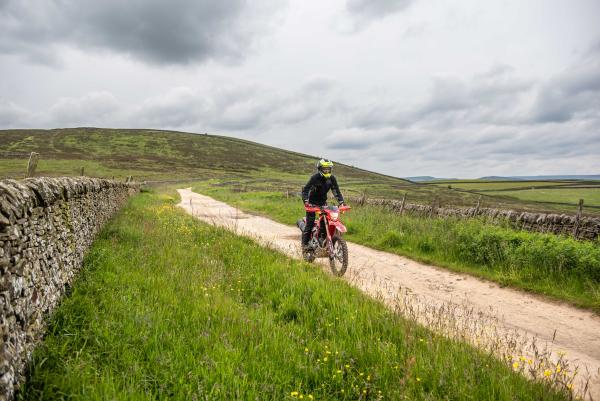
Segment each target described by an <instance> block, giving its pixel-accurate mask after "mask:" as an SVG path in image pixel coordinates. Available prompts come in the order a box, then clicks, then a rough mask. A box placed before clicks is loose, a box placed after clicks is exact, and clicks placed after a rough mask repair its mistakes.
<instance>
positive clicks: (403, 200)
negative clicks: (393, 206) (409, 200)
mask: <svg viewBox="0 0 600 401" xmlns="http://www.w3.org/2000/svg"><path fill="white" fill-rule="evenodd" d="M405 203H406V192H405V193H404V196H403V197H402V204H401V205H400V215H402V213H403V212H404V204H405Z"/></svg>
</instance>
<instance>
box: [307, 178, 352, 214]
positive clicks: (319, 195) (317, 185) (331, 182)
mask: <svg viewBox="0 0 600 401" xmlns="http://www.w3.org/2000/svg"><path fill="white" fill-rule="evenodd" d="M330 189H331V192H333V195H335V197H336V198H337V200H338V202H339V203H342V202H343V201H344V197H343V196H342V193H341V192H340V187H338V183H337V180H336V179H335V176H333V175H332V176H331V177H329V178H325V177H323V176H322V175H321V174H320V173H317V174H315V175H313V176H312V177H310V180H308V183H307V184H306V185H305V186H304V189H302V200H303V201H304V202H306V201H308V202H309V203H312V204H313V205H319V206H322V205H324V204H326V203H327V192H329V190H330Z"/></svg>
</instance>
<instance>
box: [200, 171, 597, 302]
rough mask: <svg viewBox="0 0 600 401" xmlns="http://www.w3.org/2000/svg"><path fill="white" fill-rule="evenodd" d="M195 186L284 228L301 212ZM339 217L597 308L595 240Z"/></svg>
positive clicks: (375, 242) (363, 236)
mask: <svg viewBox="0 0 600 401" xmlns="http://www.w3.org/2000/svg"><path fill="white" fill-rule="evenodd" d="M194 189H195V190H196V191H198V192H202V193H205V194H207V195H210V196H214V197H215V198H217V199H220V200H223V201H225V202H228V203H230V204H233V205H235V206H237V207H240V208H241V209H243V210H246V211H253V212H258V213H261V214H264V215H267V216H270V217H272V218H274V219H275V220H277V221H279V222H282V223H285V224H289V225H292V224H295V222H296V220H297V219H298V218H300V217H302V216H303V214H304V210H303V208H302V204H301V202H300V200H299V199H298V198H296V197H294V198H289V199H287V198H286V197H285V196H283V195H282V194H281V193H276V192H247V193H232V192H231V191H228V190H226V189H223V188H215V187H211V186H210V185H207V184H206V183H204V184H197V185H196V186H195V188H194ZM344 222H345V223H346V224H347V227H348V233H347V234H346V239H348V240H350V241H354V242H356V243H359V244H363V245H366V246H369V247H372V248H375V249H380V250H384V251H388V252H392V253H396V254H399V255H405V256H409V257H411V258H413V259H416V260H419V261H422V262H425V263H432V264H435V265H438V266H441V267H446V268H448V269H451V270H454V271H459V272H465V273H469V274H472V275H475V276H478V277H483V278H486V279H489V280H492V281H495V282H498V283H500V284H502V285H507V286H511V287H514V288H520V289H524V290H527V291H531V292H534V293H538V294H542V295H545V296H549V297H551V298H554V299H557V300H561V301H566V302H569V303H571V304H573V305H576V306H580V307H584V308H589V309H592V310H594V311H596V312H600V242H599V241H593V242H581V241H576V240H573V239H571V238H567V237H563V236H557V235H552V234H542V233H531V232H526V231H515V230H514V229H512V228H510V227H509V226H497V225H490V224H486V223H485V222H483V221H481V220H477V219H469V220H459V219H454V218H434V219H424V218H418V217H411V216H399V215H398V214H396V213H392V212H389V211H387V210H385V209H384V208H380V207H369V206H366V207H354V209H353V210H352V211H351V212H350V213H349V214H347V215H345V216H344Z"/></svg>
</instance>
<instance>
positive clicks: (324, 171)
mask: <svg viewBox="0 0 600 401" xmlns="http://www.w3.org/2000/svg"><path fill="white" fill-rule="evenodd" d="M317 171H319V174H321V175H322V176H323V177H325V178H329V177H331V172H332V171H333V162H332V161H331V160H327V159H321V160H319V161H318V162H317Z"/></svg>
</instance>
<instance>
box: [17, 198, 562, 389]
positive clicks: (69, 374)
mask: <svg viewBox="0 0 600 401" xmlns="http://www.w3.org/2000/svg"><path fill="white" fill-rule="evenodd" d="M171 194H172V192H168V193H159V194H155V193H143V194H141V195H139V196H137V197H135V198H133V199H131V200H130V202H129V205H128V206H127V207H126V208H125V209H124V210H123V211H121V213H120V214H119V215H118V216H117V217H116V218H115V219H113V221H112V222H111V223H109V224H108V225H107V226H106V227H105V228H104V230H103V232H102V233H101V235H100V237H99V238H98V240H97V241H96V242H95V244H94V245H93V247H92V249H91V250H90V252H89V254H88V256H87V257H86V260H85V263H84V268H83V271H82V273H81V274H80V276H79V277H78V279H77V281H76V282H75V284H74V286H73V287H72V290H71V294H70V296H69V297H68V298H66V299H65V300H64V301H63V302H62V304H61V305H60V307H59V308H58V310H57V311H56V313H55V314H54V316H53V318H52V320H51V322H50V327H49V331H48V334H47V336H46V338H45V341H44V343H43V345H42V346H40V347H39V348H38V349H37V350H36V351H35V353H34V356H33V364H32V368H31V371H30V377H29V381H28V382H27V384H26V386H25V389H24V390H23V391H22V392H21V393H20V395H19V399H20V400H27V399H40V400H45V399H48V400H51V399H52V400H53V399H72V400H80V399H81V400H105V399H127V400H146V399H161V400H163V399H172V400H199V399H211V400H232V399H236V400H255V399H260V400H286V399H288V400H292V399H304V400H334V399H335V400H357V399H360V400H400V399H409V400H432V399H476V400H514V399H519V400H568V399H570V398H571V396H570V394H569V392H568V390H567V388H568V387H569V386H570V381H569V380H570V379H569V376H568V375H563V374H562V372H560V373H561V374H558V373H557V372H559V371H560V369H559V367H551V369H548V368H549V367H548V366H546V367H545V368H544V369H546V370H545V371H544V374H543V375H542V376H541V377H542V378H540V379H538V380H537V381H528V380H527V379H525V377H523V376H522V375H521V374H520V373H519V372H522V371H523V370H526V369H529V367H528V365H527V360H526V359H523V362H514V363H506V362H501V361H499V360H498V359H496V358H494V357H492V356H491V355H489V354H486V353H483V352H480V351H477V350H475V349H474V348H472V347H470V346H468V345H467V344H465V343H461V342H456V341H451V340H448V339H445V338H442V337H440V336H438V335H435V334H433V333H432V332H430V331H428V330H426V329H424V328H422V327H420V326H417V325H415V324H414V323H411V322H409V321H406V320H404V319H403V318H401V317H400V316H399V315H396V314H394V313H392V312H390V311H389V310H388V309H387V308H386V307H384V306H383V305H382V304H380V303H378V302H376V301H374V300H371V299H369V298H368V297H366V296H364V295H362V294H361V293H360V292H359V291H358V290H356V289H354V288H352V287H350V286H349V285H347V284H346V283H344V282H343V281H341V280H337V279H334V278H333V277H331V276H330V275H328V274H325V273H324V272H322V271H321V270H320V269H319V268H316V267H315V266H314V265H307V264H304V263H300V262H297V261H293V260H291V259H289V258H286V257H284V256H282V255H281V254H279V253H276V252H273V251H270V250H267V249H264V248H262V247H260V246H257V245H256V244H255V243H253V242H252V241H250V240H248V239H243V238H240V237H237V236H235V235H233V234H231V233H229V232H226V231H224V230H221V229H217V228H214V227H211V226H207V225H204V224H202V223H200V222H198V221H196V220H195V219H193V218H191V217H189V216H187V215H185V214H184V213H183V212H182V211H180V210H177V209H176V208H175V207H174V206H173V205H174V202H175V199H174V197H173V196H171ZM546 373H547V374H546ZM552 386H554V387H552Z"/></svg>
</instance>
